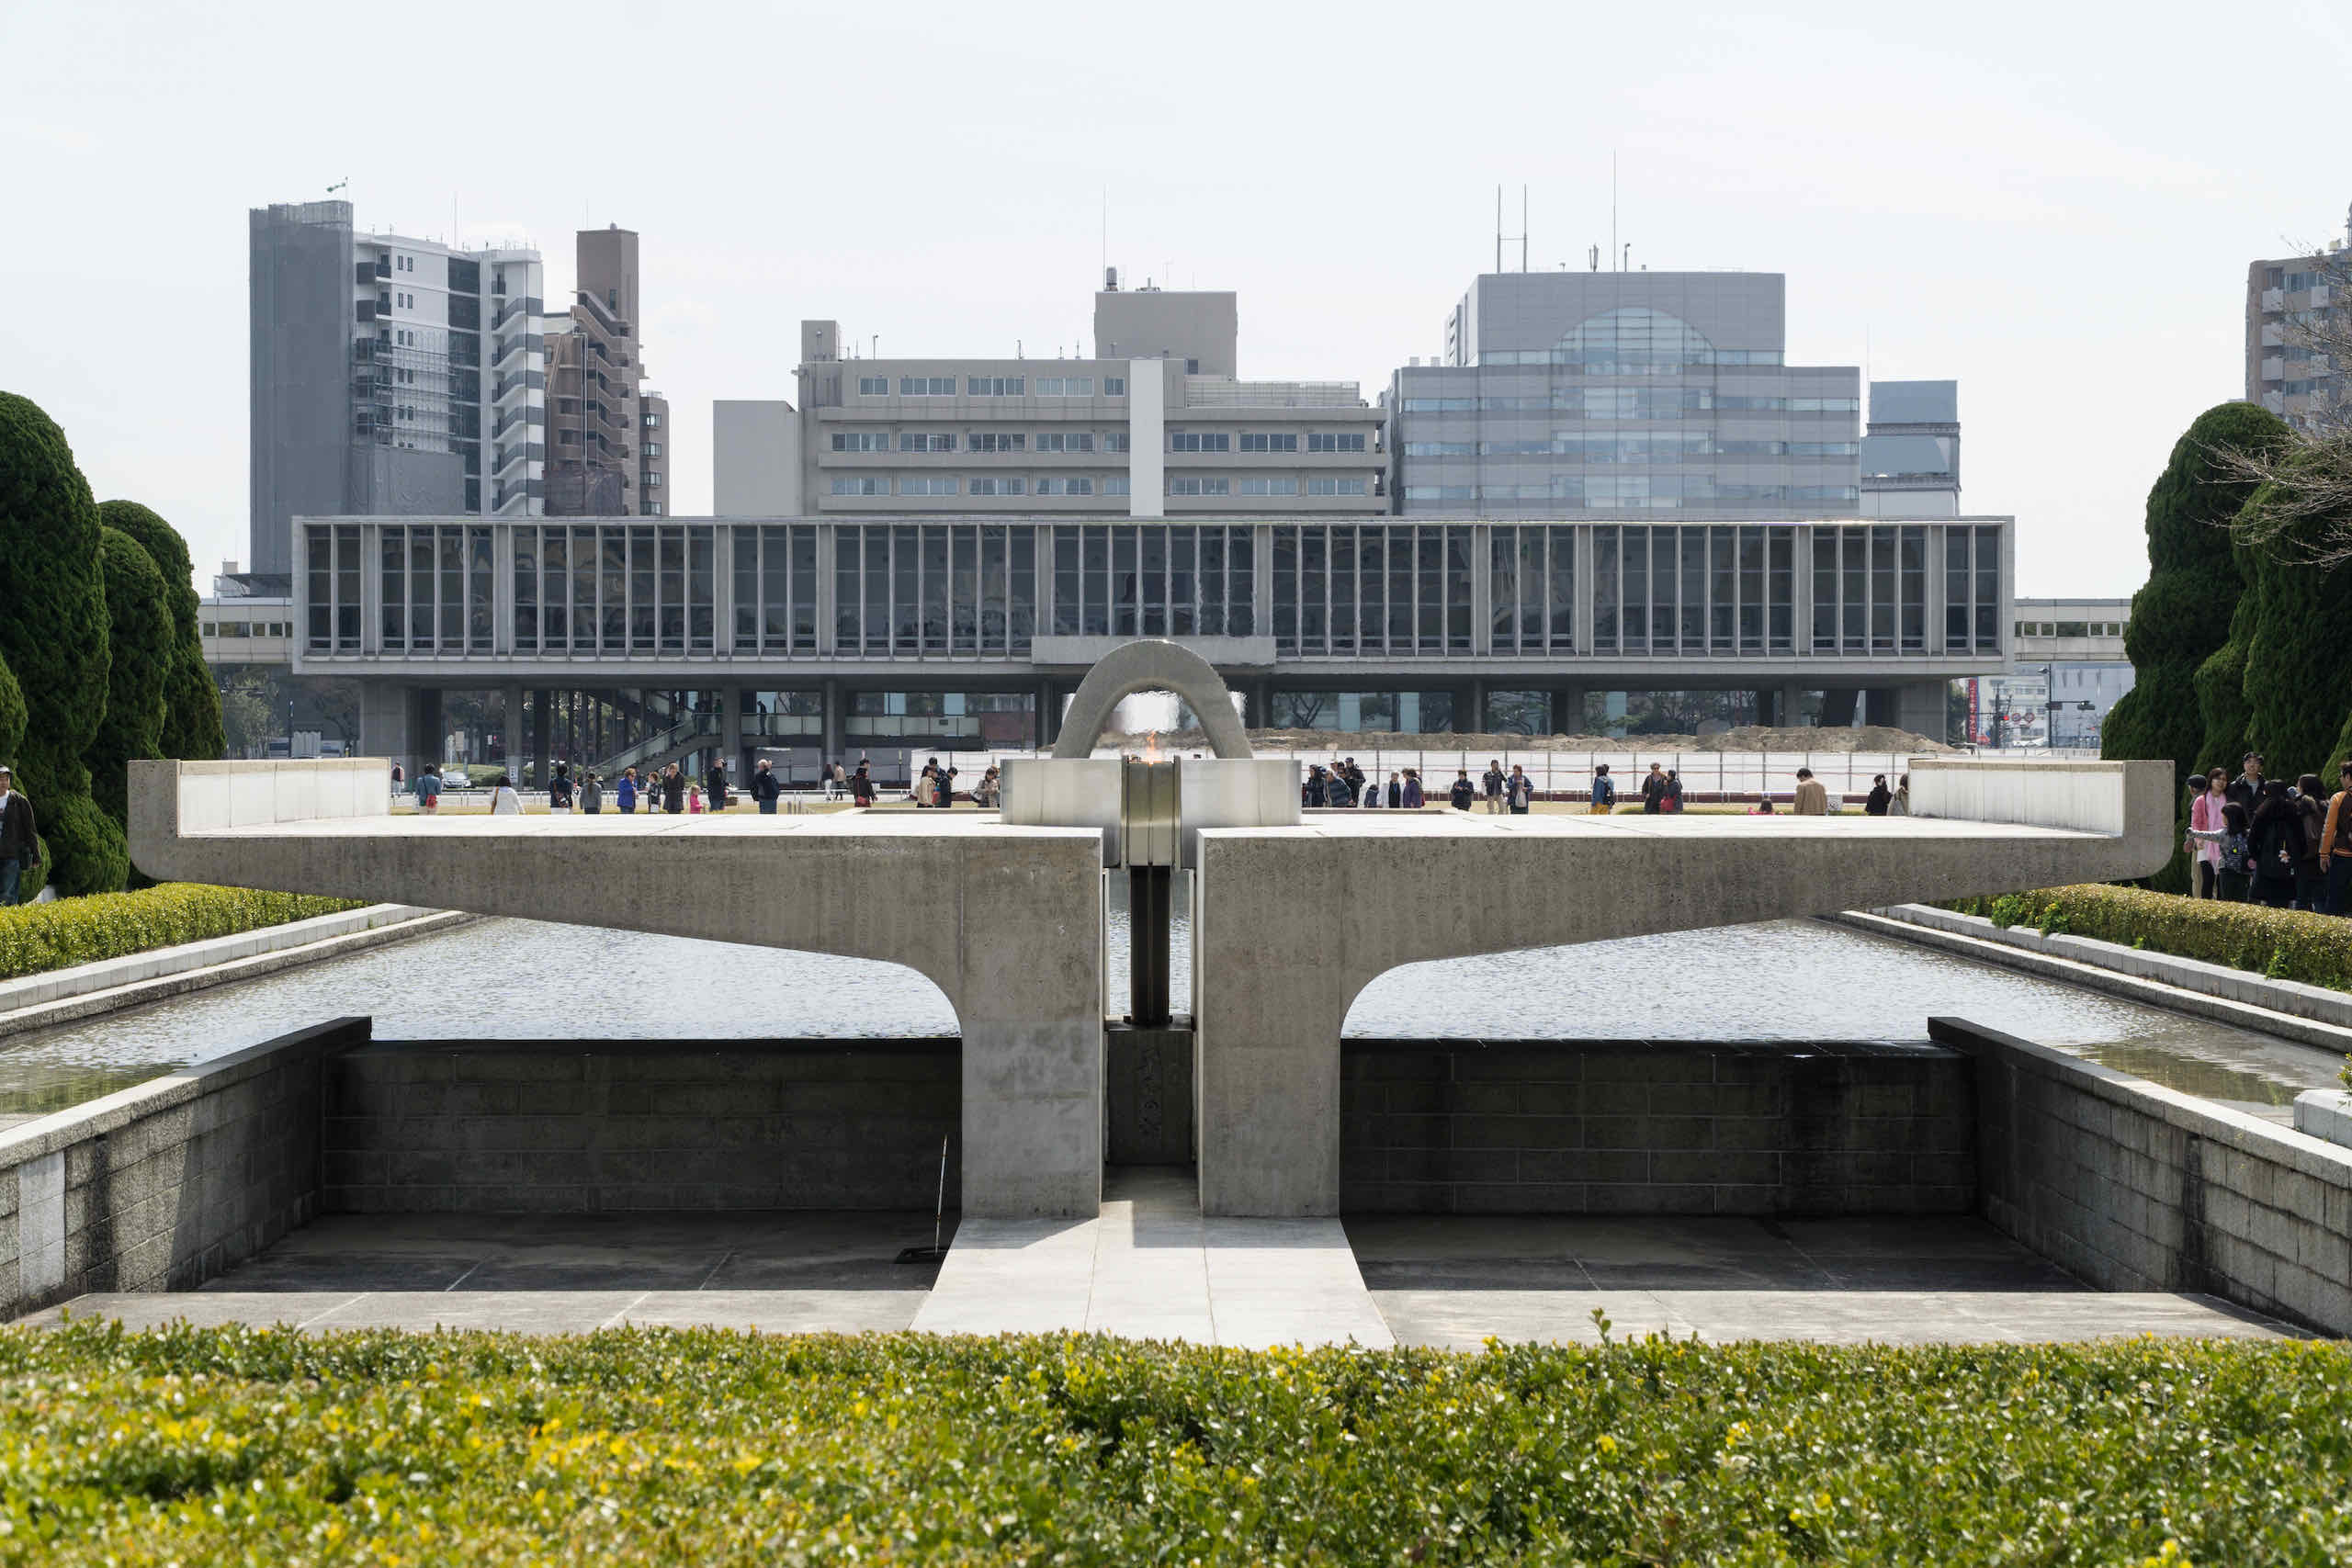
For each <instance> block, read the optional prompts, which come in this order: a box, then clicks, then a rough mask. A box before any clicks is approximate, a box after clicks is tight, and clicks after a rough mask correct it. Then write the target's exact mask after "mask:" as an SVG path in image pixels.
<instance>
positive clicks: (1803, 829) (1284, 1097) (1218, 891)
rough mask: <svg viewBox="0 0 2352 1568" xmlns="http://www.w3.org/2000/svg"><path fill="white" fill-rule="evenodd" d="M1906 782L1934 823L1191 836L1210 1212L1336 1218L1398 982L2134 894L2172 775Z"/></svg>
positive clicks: (1357, 818) (1428, 823) (2107, 772)
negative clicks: (1391, 974) (1367, 1077)
mask: <svg viewBox="0 0 2352 1568" xmlns="http://www.w3.org/2000/svg"><path fill="white" fill-rule="evenodd" d="M1911 782H1912V791H1913V798H1914V801H1915V803H1917V808H1918V809H1921V810H1924V811H1927V812H1930V813H1935V814H1937V815H1928V816H1912V817H1899V818H1868V817H1860V816H1839V817H1793V816H1788V815H1781V816H1776V817H1770V818H1747V817H1705V816H1661V817H1631V816H1628V817H1574V816H1530V817H1486V816H1483V815H1473V816H1464V815H1461V814H1457V813H1453V812H1448V813H1445V814H1444V815H1443V816H1442V817H1440V816H1436V815H1434V814H1431V815H1429V816H1424V815H1422V814H1419V813H1414V814H1409V815H1408V814H1406V813H1401V812H1400V813H1389V812H1344V813H1342V812H1334V813H1331V814H1329V816H1328V817H1323V818H1317V819H1315V820H1314V821H1312V822H1310V823H1308V824H1306V825H1305V826H1302V827H1299V828H1292V829H1231V830H1224V831H1211V832H1205V833H1204V834H1202V835H1201V844H1200V862H1199V865H1200V874H1199V875H1198V876H1196V877H1195V878H1194V884H1193V886H1194V895H1193V898H1194V902H1193V1019H1194V1021H1195V1030H1196V1038H1197V1041H1198V1045H1197V1049H1198V1052H1199V1058H1198V1070H1197V1072H1196V1075H1195V1080H1194V1081H1195V1082H1196V1084H1197V1085H1198V1095H1199V1107H1200V1124H1199V1138H1200V1181H1201V1204H1202V1211H1203V1213H1211V1214H1261V1215H1281V1214H1332V1213H1338V1212H1339V1201H1340V1031H1341V1028H1342V1026H1343V1025H1344V1024H1345V1022H1346V1021H1347V1015H1348V1009H1349V1007H1350V1006H1351V1005H1352V1004H1353V1002H1354V1001H1355V998H1356V997H1357V995H1358V994H1359V993H1360V992H1362V991H1363V987H1366V986H1368V985H1370V984H1371V983H1372V982H1373V981H1374V979H1376V978H1378V977H1379V976H1381V975H1383V974H1385V973H1386V972H1387V971H1388V970H1391V969H1394V968H1396V967H1397V966H1398V965H1400V964H1419V963H1426V962H1429V961H1430V960H1433V959H1441V958H1459V957H1464V956H1468V955H1471V954H1476V953H1505V952H1511V951H1516V950H1519V949H1523V948H1531V947H1549V946H1555V945H1564V944H1567V943H1572V942H1599V941H1604V940H1607V939H1610V938H1613V937H1625V936H1641V935H1645V934H1648V933H1651V932H1656V931H1689V930H1694V929H1698V928H1702V927H1708V926H1722V925H1737V924H1742V923H1746V922H1748V921H1755V920H1770V919H1788V918H1791V917H1796V916H1805V915H1816V914H1827V913H1831V912H1833V911H1836V910H1839V909H1851V908H1878V907H1880V906H1883V905H1886V904H1893V903H1904V902H1913V901H1917V900H1932V899H1942V898H1953V897H1963V896H1968V895H1976V894H1985V893H1999V892H2008V891H2011V890H2013V889H2016V888H2020V887H2051V886H2061V885H2064V884H2067V883H2075V882H2097V881H2109V880H2114V879H2118V878H2122V877H2131V876H2144V875H2147V874H2150V873H2152V872H2154V871H2155V870H2156V869H2157V868H2158V867H2160V866H2161V865H2163V864H2164V863H2165V860H2166V859H2168V858H2169V856H2170V852H2171V849H2172V842H2173V818H2172V810H2173V807H2172V780H2171V776H2170V770H2169V769H2168V768H2167V767H2166V766H2165V764H2164V763H2162V762H2086V763H2076V764H2067V763H2047V762H2036V763H1979V762H1975V761H1961V760H1954V759H1946V758H1940V757H1938V758H1928V757H1922V758H1916V759H1914V760H1913V761H1912V763H1911ZM1923 791H1924V792H1925V798H1924V799H1923V798H1922V792H1923ZM1306 910H1313V911H1317V912H1318V918H1314V919H1306V918H1302V913H1301V912H1302V911H1306ZM1333 910H1344V911H1346V914H1347V918H1346V919H1325V918H1319V915H1320V913H1321V912H1328V911H1333Z"/></svg>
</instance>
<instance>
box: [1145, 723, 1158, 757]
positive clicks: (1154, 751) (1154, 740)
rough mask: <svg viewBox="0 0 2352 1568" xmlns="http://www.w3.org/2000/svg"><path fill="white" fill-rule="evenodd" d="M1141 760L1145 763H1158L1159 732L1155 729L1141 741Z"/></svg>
mask: <svg viewBox="0 0 2352 1568" xmlns="http://www.w3.org/2000/svg"><path fill="white" fill-rule="evenodd" d="M1143 760H1144V761H1147V762H1157V761H1159V731H1158V730H1157V729H1155V730H1153V731H1151V732H1150V733H1149V734H1148V735H1146V736H1145V737H1144V739H1143Z"/></svg>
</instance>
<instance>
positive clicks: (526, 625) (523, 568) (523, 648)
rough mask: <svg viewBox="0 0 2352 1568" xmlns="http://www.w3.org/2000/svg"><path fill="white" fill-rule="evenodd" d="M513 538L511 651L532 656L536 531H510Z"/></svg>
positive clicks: (536, 642)
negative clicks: (513, 612) (513, 633)
mask: <svg viewBox="0 0 2352 1568" xmlns="http://www.w3.org/2000/svg"><path fill="white" fill-rule="evenodd" d="M512 533H513V535H514V538H515V651H516V652H517V653H535V652H537V650H538V646H539V531H538V530H537V528H516V529H514V530H512Z"/></svg>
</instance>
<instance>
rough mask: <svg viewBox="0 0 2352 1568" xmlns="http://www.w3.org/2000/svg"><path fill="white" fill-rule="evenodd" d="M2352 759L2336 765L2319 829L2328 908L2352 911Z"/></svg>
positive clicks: (2335, 911)
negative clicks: (2351, 802) (2350, 802)
mask: <svg viewBox="0 0 2352 1568" xmlns="http://www.w3.org/2000/svg"><path fill="white" fill-rule="evenodd" d="M2347 799H2352V762H2341V763H2338V764H2337V765H2336V769H2335V795H2333V796H2331V797H2330V798H2329V800H2328V803H2327V821H2326V824H2325V825H2324V827H2323V828H2322V829H2321V830H2320V840H2319V864H2320V870H2321V872H2322V873H2323V874H2325V875H2326V877H2327V912H2328V913H2329V914H2331V915H2352V806H2347V805H2346V801H2347Z"/></svg>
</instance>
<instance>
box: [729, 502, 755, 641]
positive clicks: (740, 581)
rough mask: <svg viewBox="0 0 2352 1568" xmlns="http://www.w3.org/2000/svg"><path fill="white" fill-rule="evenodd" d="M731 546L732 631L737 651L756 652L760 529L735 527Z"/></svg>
mask: <svg viewBox="0 0 2352 1568" xmlns="http://www.w3.org/2000/svg"><path fill="white" fill-rule="evenodd" d="M731 539H732V544H733V547H734V559H735V567H734V572H733V576H734V580H735V630H734V633H733V637H734V648H735V651H736V652H738V653H756V652H758V651H759V647H760V530H758V529H757V528H738V529H735V530H734V531H733V534H732V536H731Z"/></svg>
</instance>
